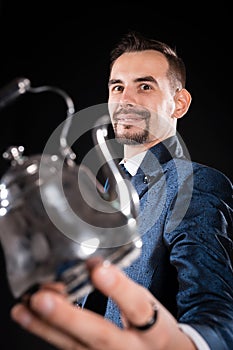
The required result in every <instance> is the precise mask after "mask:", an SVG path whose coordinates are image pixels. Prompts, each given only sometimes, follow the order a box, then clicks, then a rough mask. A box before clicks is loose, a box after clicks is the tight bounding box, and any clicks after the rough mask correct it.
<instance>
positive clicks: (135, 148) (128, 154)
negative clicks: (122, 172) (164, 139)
mask: <svg viewBox="0 0 233 350" xmlns="http://www.w3.org/2000/svg"><path fill="white" fill-rule="evenodd" d="M159 142H160V140H153V141H151V142H148V143H142V144H138V145H124V159H129V158H132V157H134V156H136V155H137V154H139V153H141V152H144V151H146V150H148V149H149V148H151V147H153V146H154V145H156V144H157V143H159Z"/></svg>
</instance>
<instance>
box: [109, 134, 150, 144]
mask: <svg viewBox="0 0 233 350" xmlns="http://www.w3.org/2000/svg"><path fill="white" fill-rule="evenodd" d="M148 135H149V132H148V130H144V131H143V133H135V134H133V135H131V134H130V133H127V132H126V133H125V134H124V135H123V136H118V135H117V132H116V130H115V138H116V141H117V142H118V143H120V144H121V145H138V144H143V143H146V142H148Z"/></svg>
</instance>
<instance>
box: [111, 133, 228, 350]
mask: <svg viewBox="0 0 233 350" xmlns="http://www.w3.org/2000/svg"><path fill="white" fill-rule="evenodd" d="M182 148H183V149H182ZM131 181H132V183H133V185H134V186H135V188H136V190H137V192H138V194H139V197H140V215H139V221H138V222H139V231H140V234H141V236H142V240H143V247H142V252H141V255H140V257H139V258H138V259H137V260H136V261H135V262H134V263H133V264H132V265H131V266H129V267H127V268H126V269H125V272H126V274H127V275H128V276H129V277H130V278H132V279H133V280H135V281H137V282H138V283H139V284H141V285H143V286H145V287H146V288H148V289H149V290H150V291H151V292H152V294H153V295H154V296H155V297H156V298H158V299H159V300H160V301H161V302H162V303H163V305H164V306H165V307H166V308H167V309H168V310H170V312H171V313H172V314H173V315H174V316H175V317H176V319H177V320H178V322H179V323H186V324H189V325H190V326H192V327H193V328H195V329H196V330H197V331H198V332H199V333H200V334H201V335H202V337H203V338H204V339H205V340H206V342H207V343H208V344H209V346H210V348H211V349H213V350H226V349H231V350H232V349H233V232H232V208H233V202H232V198H233V196H232V193H233V192H232V184H231V182H230V181H229V179H228V178H227V177H226V176H225V175H223V174H222V173H221V172H219V171H217V170H215V169H213V168H210V167H207V166H204V165H201V164H198V163H195V162H191V161H190V160H189V159H188V158H187V157H185V155H184V147H181V144H180V142H179V140H178V138H177V137H176V136H175V137H171V138H169V139H167V140H165V142H163V143H159V144H158V145H156V146H154V147H153V148H151V149H150V150H149V151H148V152H147V154H146V156H145V158H144V160H143V162H142V164H141V166H140V168H139V170H138V172H137V174H136V175H135V176H133V177H132V180H131ZM105 317H106V318H107V319H110V320H111V321H112V322H114V323H116V324H117V325H119V326H120V327H121V326H122V325H121V319H120V313H119V310H118V308H117V306H116V305H115V304H114V302H113V301H112V300H111V299H109V300H108V303H107V308H106V313H105Z"/></svg>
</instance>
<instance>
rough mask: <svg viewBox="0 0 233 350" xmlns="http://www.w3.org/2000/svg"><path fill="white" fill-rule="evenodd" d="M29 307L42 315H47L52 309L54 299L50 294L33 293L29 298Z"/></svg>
mask: <svg viewBox="0 0 233 350" xmlns="http://www.w3.org/2000/svg"><path fill="white" fill-rule="evenodd" d="M30 305H31V307H32V308H33V309H34V310H36V311H37V312H38V313H40V314H42V315H48V314H49V313H50V312H51V311H53V310H54V307H55V304H54V300H53V298H52V297H51V295H50V294H46V293H44V294H43V295H40V294H35V295H34V296H32V298H31V303H30Z"/></svg>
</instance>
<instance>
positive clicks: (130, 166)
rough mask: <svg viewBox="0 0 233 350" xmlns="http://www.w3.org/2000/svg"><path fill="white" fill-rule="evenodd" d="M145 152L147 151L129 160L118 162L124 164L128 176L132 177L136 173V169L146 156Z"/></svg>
mask: <svg viewBox="0 0 233 350" xmlns="http://www.w3.org/2000/svg"><path fill="white" fill-rule="evenodd" d="M146 152H147V151H144V152H141V153H139V154H136V155H135V156H134V157H132V158H129V159H122V160H121V161H120V164H124V166H125V168H126V170H127V171H128V172H129V173H130V175H131V176H134V175H135V174H136V173H137V171H138V168H139V166H140V164H141V162H142V161H143V158H144V157H145V155H146Z"/></svg>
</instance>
